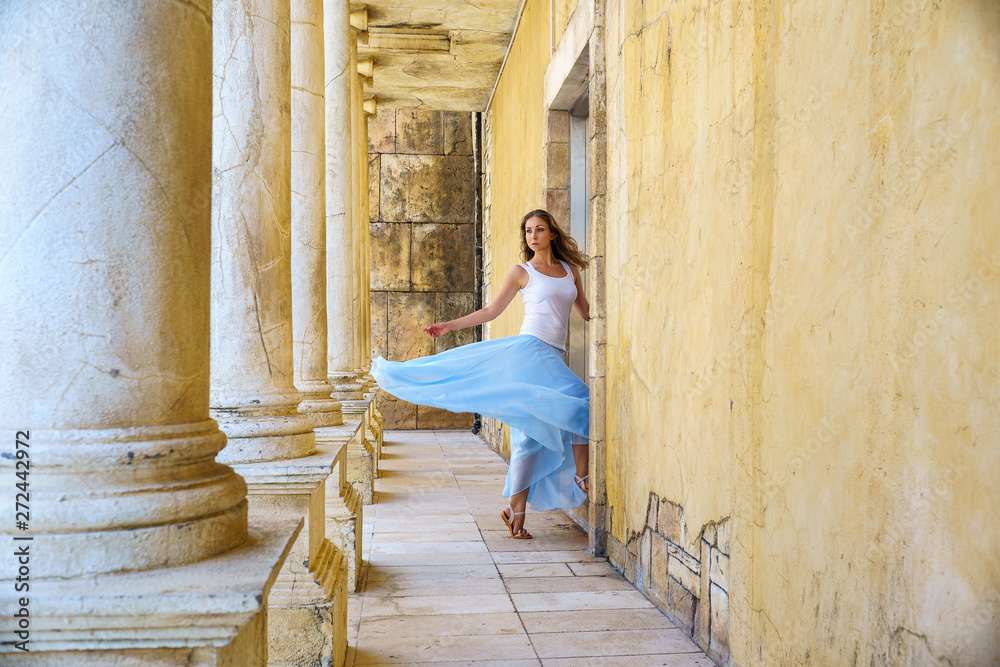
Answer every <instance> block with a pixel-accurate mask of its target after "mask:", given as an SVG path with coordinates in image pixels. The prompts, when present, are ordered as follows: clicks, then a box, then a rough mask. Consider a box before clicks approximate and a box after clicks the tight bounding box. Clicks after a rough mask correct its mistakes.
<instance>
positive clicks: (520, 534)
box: [500, 505, 532, 540]
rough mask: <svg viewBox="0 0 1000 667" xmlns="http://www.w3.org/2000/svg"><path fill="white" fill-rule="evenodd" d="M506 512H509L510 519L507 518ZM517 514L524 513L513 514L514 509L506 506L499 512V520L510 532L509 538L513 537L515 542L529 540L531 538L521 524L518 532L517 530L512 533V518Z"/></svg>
mask: <svg viewBox="0 0 1000 667" xmlns="http://www.w3.org/2000/svg"><path fill="white" fill-rule="evenodd" d="M507 510H510V517H508V516H507ZM518 514H524V512H515V511H514V508H513V507H511V506H510V505H507V507H506V508H504V509H502V510H500V518H501V519H503V522H504V523H505V524H507V529H508V530H510V536H511V537H513V538H514V539H515V540H530V539H531V537H532V536H531V533H529V532H528V531H526V530H525V529H524V525H523V524H522V525H521V529H520V530H518V531H517V532H516V533H515V532H514V517H516V516H517V515H518Z"/></svg>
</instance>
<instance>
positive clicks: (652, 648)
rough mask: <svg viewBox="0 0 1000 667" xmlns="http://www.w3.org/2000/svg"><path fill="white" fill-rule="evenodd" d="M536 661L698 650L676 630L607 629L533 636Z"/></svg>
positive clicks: (687, 638)
mask: <svg viewBox="0 0 1000 667" xmlns="http://www.w3.org/2000/svg"><path fill="white" fill-rule="evenodd" d="M531 643H532V645H533V646H534V647H535V652H536V653H537V654H538V657H539V658H542V659H543V660H544V659H545V658H578V657H592V656H609V655H610V656H614V655H628V654H632V655H642V654H663V653H689V652H691V651H692V650H698V647H697V646H695V645H694V644H693V643H692V642H691V639H690V638H689V637H687V636H686V635H684V634H683V633H682V632H681V631H680V630H677V629H672V630H609V631H603V632H555V633H545V632H539V633H533V634H532V635H531Z"/></svg>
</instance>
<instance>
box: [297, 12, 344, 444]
mask: <svg viewBox="0 0 1000 667" xmlns="http://www.w3.org/2000/svg"><path fill="white" fill-rule="evenodd" d="M323 30H324V28H323V0H293V2H292V336H293V339H294V343H293V352H294V363H295V386H296V388H298V390H299V391H300V392H301V393H302V395H303V401H302V403H300V404H299V411H300V412H305V413H308V414H309V415H310V416H311V417H312V418H313V421H314V422H315V424H316V425H317V426H335V425H337V424H342V423H343V422H344V420H343V415H342V412H341V406H340V401H338V400H337V399H335V398H332V397H331V394H332V392H333V390H334V388H333V385H332V384H330V381H329V379H328V377H327V370H328V369H327V347H328V341H327V327H328V321H327V303H326V148H325V141H326V109H325V98H324V94H323V88H324V81H323V73H324V54H323V44H324V37H323Z"/></svg>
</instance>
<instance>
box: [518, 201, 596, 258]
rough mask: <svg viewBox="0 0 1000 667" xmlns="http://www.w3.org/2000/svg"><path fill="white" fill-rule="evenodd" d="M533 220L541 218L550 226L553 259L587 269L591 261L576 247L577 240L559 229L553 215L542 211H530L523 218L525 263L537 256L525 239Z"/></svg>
mask: <svg viewBox="0 0 1000 667" xmlns="http://www.w3.org/2000/svg"><path fill="white" fill-rule="evenodd" d="M532 218H540V219H541V220H542V221H544V222H545V224H546V225H548V226H549V231H550V232H551V233H552V256H553V257H555V258H556V259H561V260H562V261H564V262H566V263H567V264H572V265H573V266H575V267H577V268H578V269H580V270H583V269H586V268H587V266H588V265H589V264H590V260H589V259H587V256H586V255H584V254H583V253H582V252H580V248H579V247H578V246H577V245H576V240H575V239H574V238H573V237H572V236H570V235H569V234H567V233H566V232H564V231H563V230H562V229H561V228H560V227H559V225H558V224H557V223H556V219H555V218H553V217H552V214H551V213H549V212H548V211H545V210H542V209H536V210H534V211H529V212H528V213H526V214H525V215H524V217H523V218H521V256H522V257H524V261H526V262H529V261H531V258H532V257H534V256H535V251H534V250H532V249H531V248H530V247H529V246H528V241H527V240H526V239H525V238H524V236H525V231H524V227H525V225H526V224H528V220H531V219H532Z"/></svg>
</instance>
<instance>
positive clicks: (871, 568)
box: [607, 0, 1000, 665]
mask: <svg viewBox="0 0 1000 667" xmlns="http://www.w3.org/2000/svg"><path fill="white" fill-rule="evenodd" d="M607 26H608V32H607V34H608V45H607V58H608V65H607V69H608V100H609V101H608V136H609V164H608V170H609V175H608V180H609V188H608V190H609V202H608V223H607V224H608V239H607V258H608V260H607V262H608V264H607V275H608V285H607V299H608V323H609V324H608V344H607V359H608V369H607V375H608V406H609V408H608V410H609V411H608V427H607V434H608V503H609V513H612V520H611V534H612V536H613V537H614V538H616V539H617V540H620V541H622V542H623V543H627V542H628V540H629V538H630V536H634V535H635V534H637V533H639V532H641V531H642V530H643V524H644V523H645V518H646V511H647V502H648V498H649V494H650V492H655V493H656V494H658V495H659V496H660V497H661V498H666V499H669V500H670V501H672V502H676V503H678V504H679V505H681V506H682V507H683V508H684V517H685V520H686V523H687V528H686V530H687V532H688V533H689V534H691V535H697V534H698V531H699V530H701V528H702V526H704V525H706V524H710V523H712V522H715V521H718V520H720V519H722V518H725V517H730V516H731V517H732V519H731V520H732V539H733V544H732V566H731V571H730V572H729V577H728V580H729V586H730V591H729V595H730V599H729V602H728V605H729V613H730V615H731V617H730V619H729V623H728V625H729V633H730V634H729V642H730V646H731V651H732V653H731V659H732V662H733V663H734V664H760V665H774V664H869V663H874V664H991V663H992V661H993V660H996V659H997V657H998V656H1000V643H998V636H1000V633H998V627H1000V621H998V618H1000V595H998V593H997V591H998V588H1000V568H998V566H997V561H996V558H995V554H996V553H997V552H998V547H1000V536H998V531H997V528H996V526H995V525H993V523H992V522H987V523H985V524H984V523H983V518H984V517H985V514H984V512H985V513H989V511H990V510H989V509H988V508H995V507H997V506H1000V489H998V487H997V485H996V484H995V483H994V482H992V481H991V480H995V478H996V473H997V469H998V460H997V454H996V452H997V449H998V447H997V445H998V444H1000V443H998V435H997V434H998V433H1000V418H998V411H997V410H996V405H997V396H998V382H997V377H998V372H1000V369H998V361H997V360H998V354H997V352H998V337H997V334H996V327H995V323H996V319H997V318H996V313H997V306H998V300H1000V285H998V280H997V277H998V275H1000V226H998V225H997V220H998V213H1000V198H998V196H997V192H996V183H997V182H998V167H1000V159H998V157H997V156H998V155H1000V150H998V149H1000V145H998V143H1000V139H998V137H1000V127H998V126H1000V121H998V116H997V113H996V109H997V108H998V103H1000V84H998V82H997V78H996V72H997V71H998V69H1000V62H998V60H1000V14H998V9H997V5H996V4H995V3H990V2H985V1H976V0H972V1H965V2H957V3H948V4H943V3H937V2H918V1H915V2H907V3H869V4H860V5H840V4H837V5H834V4H831V3H808V2H780V3H763V2H758V3H753V2H739V1H732V2H727V1H715V2H705V1H700V2H685V1H680V2H671V3H668V2H665V1H662V2H648V1H647V2H645V3H641V2H633V1H613V2H609V3H608V11H607ZM712 590H713V593H714V589H712ZM949 661H950V663H949Z"/></svg>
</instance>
